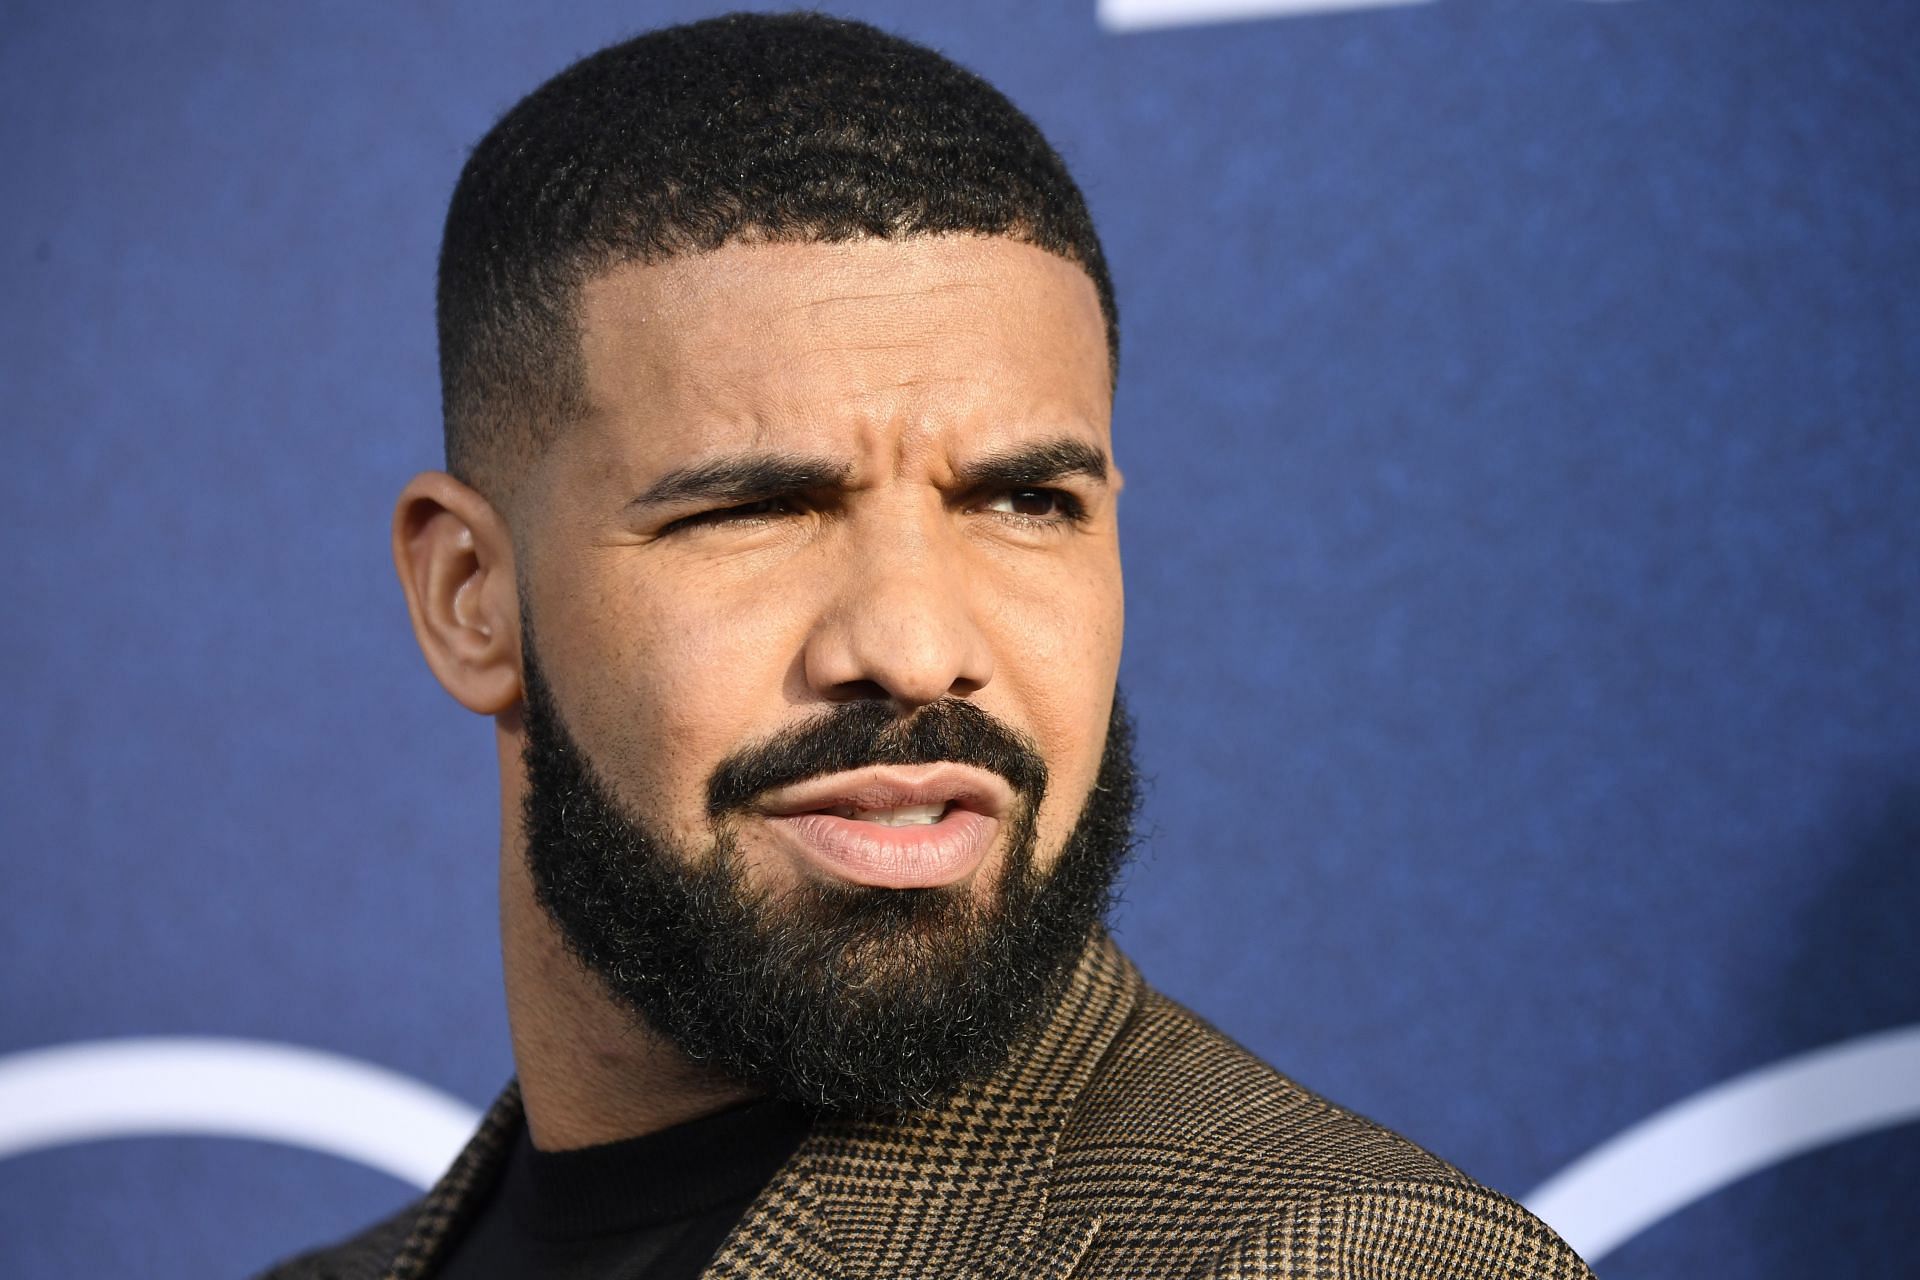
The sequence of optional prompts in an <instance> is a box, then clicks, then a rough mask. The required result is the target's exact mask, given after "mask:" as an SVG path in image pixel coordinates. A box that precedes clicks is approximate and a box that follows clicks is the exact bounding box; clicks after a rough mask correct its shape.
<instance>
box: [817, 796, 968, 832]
mask: <svg viewBox="0 0 1920 1280" xmlns="http://www.w3.org/2000/svg"><path fill="white" fill-rule="evenodd" d="M827 812H828V813H831V814H833V815H834V816H835V817H836V818H852V819H853V820H854V821H856V822H874V823H878V824H879V825H881V826H883V827H924V826H929V825H931V824H933V823H935V822H938V821H940V819H941V818H944V817H945V816H946V814H947V806H946V802H945V801H942V802H940V803H938V804H903V805H901V806H900V807H898V808H896V809H856V808H854V807H853V806H852V805H850V804H844V805H841V806H839V807H838V808H834V809H829V810H827Z"/></svg>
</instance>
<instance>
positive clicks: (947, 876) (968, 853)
mask: <svg viewBox="0 0 1920 1280" xmlns="http://www.w3.org/2000/svg"><path fill="white" fill-rule="evenodd" d="M767 821H768V823H769V825H771V826H772V827H773V829H774V830H775V831H779V832H781V833H783V834H784V835H786V837H787V838H788V840H789V841H790V842H791V843H793V844H794V845H797V846H798V847H799V849H800V852H801V854H802V856H803V857H805V858H806V860H807V862H808V863H809V864H810V865H811V866H812V868H813V869H814V870H815V871H817V872H820V873H823V874H824V875H825V876H827V877H828V878H830V879H834V880H839V881H843V882H847V883H851V884H857V885H865V886H867V887H869V888H874V889H938V888H942V887H944V886H946V885H950V884H958V883H959V882H960V881H962V880H964V879H966V878H967V877H968V876H970V875H972V874H973V872H974V870H975V869H976V868H978V867H979V865H980V863H981V862H982V861H983V860H984V859H985V858H986V856H987V849H988V847H989V846H990V845H991V844H992V843H993V835H994V831H995V830H996V829H997V828H998V827H999V825H1000V824H999V823H998V822H996V821H995V820H994V819H992V818H989V817H988V816H987V815H985V814H983V813H975V812H973V811H972V810H971V809H954V810H951V811H950V812H948V813H947V815H946V816H945V817H943V818H941V819H940V821H938V822H927V823H919V824H916V825H913V826H906V827H883V826H881V825H880V824H879V823H877V822H858V821H855V820H854V819H852V818H837V817H835V816H833V815H832V814H830V813H797V814H794V815H792V816H790V817H779V818H769V819H767Z"/></svg>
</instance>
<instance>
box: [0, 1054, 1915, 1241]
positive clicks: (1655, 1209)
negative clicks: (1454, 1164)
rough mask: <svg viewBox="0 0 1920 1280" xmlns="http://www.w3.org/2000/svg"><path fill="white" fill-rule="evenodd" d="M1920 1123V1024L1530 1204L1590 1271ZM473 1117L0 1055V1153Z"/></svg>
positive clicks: (1765, 1072)
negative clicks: (1853, 1146) (1783, 1176)
mask: <svg viewBox="0 0 1920 1280" xmlns="http://www.w3.org/2000/svg"><path fill="white" fill-rule="evenodd" d="M1913 1121H1920V1025H1915V1026H1911V1027H1903V1028H1899V1029H1897V1030H1893V1031H1886V1032H1881V1033H1880V1034H1877V1035H1871V1036H1862V1037H1860V1038H1859V1039H1857V1040H1848V1041H1844V1042H1843V1043H1840V1044H1837V1045H1833V1046H1831V1047H1829V1048H1825V1049H1818V1050H1815V1051H1814V1052H1812V1053H1805V1054H1801V1055H1799V1056H1797V1057H1793V1058H1788V1059H1786V1060H1785V1061H1782V1062H1778V1063H1775V1064H1774V1065H1772V1066H1769V1067H1764V1068H1762V1069H1760V1070H1758V1071H1754V1072H1750V1073H1748V1074H1746V1075H1743V1076H1739V1077H1736V1078H1735V1079H1732V1080H1729V1081H1727V1082H1726V1083H1724V1084H1720V1085H1716V1086H1714V1087H1713V1088H1711V1089H1707V1090H1704V1091H1702V1092H1700V1093H1697V1094H1695V1095H1694V1096H1693V1097H1691V1098H1688V1099H1686V1100H1685V1101H1683V1102H1680V1103H1677V1104H1675V1105H1674V1106H1671V1107H1668V1108H1667V1109H1666V1110H1664V1111H1661V1112H1659V1113H1657V1114H1655V1115H1653V1116H1651V1117H1649V1118H1648V1119H1646V1120H1644V1121H1642V1122H1641V1123H1639V1124H1637V1125H1635V1126H1633V1127H1632V1128H1631V1129H1628V1130H1627V1131H1626V1132H1625V1133H1622V1134H1621V1135H1619V1136H1618V1137H1616V1138H1613V1139H1612V1140H1610V1141H1608V1142H1605V1143H1602V1144H1601V1145H1600V1146H1598V1147H1596V1148H1595V1149H1594V1150H1593V1151H1592V1152H1590V1153H1589V1154H1587V1155H1586V1156H1583V1157H1582V1158H1580V1159H1579V1160H1576V1161H1574V1162H1573V1164H1571V1165H1569V1166H1568V1167H1567V1168H1566V1169H1565V1170H1563V1171H1562V1172H1561V1173H1559V1174H1558V1175H1557V1176H1555V1177H1553V1178H1551V1179H1549V1180H1548V1181H1547V1182H1546V1183H1544V1184H1542V1185H1541V1186H1540V1187H1539V1189H1537V1190H1536V1191H1535V1192H1534V1193H1533V1194H1532V1195H1530V1196H1528V1197H1527V1198H1526V1202H1527V1207H1528V1208H1530V1209H1532V1210H1533V1211H1534V1212H1535V1213H1537V1214H1539V1215H1540V1217H1542V1218H1543V1219H1545V1220H1546V1221H1547V1222H1549V1223H1551V1224H1552V1225H1553V1227H1554V1229H1555V1230H1556V1231H1558V1232H1560V1234H1561V1235H1563V1236H1565V1237H1566V1239H1567V1242H1568V1243H1569V1244H1571V1245H1572V1246H1573V1247H1574V1248H1575V1249H1577V1250H1578V1251H1579V1252H1580V1253H1581V1255H1582V1256H1584V1257H1585V1258H1586V1259H1587V1261H1589V1262H1597V1261H1599V1259H1601V1258H1602V1257H1604V1256H1605V1255H1606V1254H1608V1253H1610V1252H1612V1251H1613V1250H1614V1249H1616V1248H1618V1247H1619V1246H1620V1245H1622V1244H1624V1243H1626V1241H1628V1240H1629V1239H1631V1238H1632V1237H1634V1236H1636V1235H1638V1234H1639V1233H1640V1232H1642V1231H1644V1230H1646V1229H1647V1228H1648V1227H1650V1226H1652V1225H1654V1224H1655V1223H1656V1222H1659V1221H1661V1220H1662V1219H1664V1218H1667V1217H1670V1216H1671V1215H1673V1214H1675V1213H1678V1212H1679V1211H1680V1210H1682V1209H1684V1208H1686V1207H1687V1206H1688V1205H1690V1204H1692V1203H1694V1202H1695V1201H1697V1200H1700V1199H1702V1198H1704V1197H1706V1196H1708V1195H1711V1194H1712V1193H1713V1192H1715V1191H1718V1190H1719V1189H1720V1188H1722V1187H1724V1186H1727V1185H1728V1184H1730V1183H1733V1182H1736V1181H1738V1180H1739V1179H1741V1178H1744V1177H1746V1176H1747V1175H1749V1174H1753V1173H1759V1172H1760V1171H1761V1170H1763V1169H1768V1168H1771V1167H1772V1166H1774V1165H1777V1164H1779V1163H1781V1162H1782V1161H1785V1160H1790V1159H1792V1158H1793V1157H1794V1156H1798V1155H1803V1154H1805V1153H1807V1152H1809V1151H1813V1150H1816V1149H1818V1148H1820V1147H1824V1146H1828V1145H1831V1144H1833V1143H1836V1142H1841V1141H1844V1140H1846V1139H1848V1138H1855V1137H1860V1136H1863V1135H1865V1134H1868V1133H1873V1132H1875V1131H1878V1130H1881V1129H1889V1128H1892V1127H1893V1126H1895V1125H1900V1124H1907V1123H1911V1122H1913ZM478 1122H479V1115H478V1114H477V1113H476V1112H475V1111H474V1110H473V1109H472V1108H471V1107H468V1106H467V1105H466V1104H464V1103H462V1102H460V1101H458V1100H457V1099H455V1098H452V1097H450V1096H449V1095H447V1094H445V1093H442V1092H440V1091H439V1090H437V1089H433V1088H430V1087H429V1086H427V1085H424V1084H422V1083H420V1082H419V1081H417V1080H413V1079H410V1078H408V1077H407V1076H403V1075H400V1074H399V1073H397V1072H393V1071H388V1070H386V1069H385V1068H383V1067H376V1066H372V1065H370V1064H368V1063H365V1062H359V1061H356V1060H354V1059H352V1058H346V1057H342V1056H340V1055H338V1054H333V1053H323V1052H320V1051H318V1050H315V1049H302V1048H298V1047H296V1046H292V1045H278V1044H266V1043H262V1042H259V1041H251V1040H208V1039H188V1038H177V1039H126V1040H98V1041H91V1042H86V1043H80V1044H69V1045H56V1046H53V1047H50V1048H45V1049H34V1050H29V1051H27V1052H24V1053H16V1054H13V1055H11V1056H9V1057H0V1159H5V1158H6V1157H8V1156H15V1155H24V1154H26V1153H27V1152H30V1151H37V1150H41V1149H44V1148H48V1147H59V1146H66V1145H68V1144H71V1143H76V1142H91V1141H97V1140H101V1139H108V1138H128V1137H149V1136H157V1135H167V1134H172V1135H215V1136H221V1137H232V1138H254V1139H259V1140H261V1141H265V1142H278V1143H283V1144H285V1145H287V1146H293V1147H303V1148H306V1149H307V1150H311V1151H320V1152H324V1153H326V1154H328V1155H335V1156H339V1157H341V1158H342V1159H346V1160H352V1161H355V1162H357V1163H359V1164H364V1165H368V1166H370V1167H372V1168H375V1169H378V1170H380V1171H382V1172H383V1173H389V1174H392V1175H393V1176H394V1177H396V1178H399V1179H401V1180H402V1181H405V1182H409V1183H412V1184H413V1185H414V1186H416V1187H422V1188H424V1187H428V1186H431V1185H432V1184H433V1181H434V1179H436V1178H437V1177H439V1175H440V1173H441V1172H442V1171H443V1170H444V1169H445V1168H446V1167H447V1165H448V1164H449V1163H450V1162H451V1161H452V1159H453V1157H454V1156H455V1155H456V1154H457V1153H458V1152H459V1150H460V1147H461V1144H462V1143H464V1142H465V1141H466V1138H467V1135H468V1134H469V1133H471V1132H472V1130H473V1127H474V1125H475V1124H477V1123H478Z"/></svg>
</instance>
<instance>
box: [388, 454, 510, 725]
mask: <svg viewBox="0 0 1920 1280" xmlns="http://www.w3.org/2000/svg"><path fill="white" fill-rule="evenodd" d="M393 564H394V568H396V569H397V570H399V572H400V587H401V589H402V590H403V591H405V592H406V594H407V612H408V613H409V614H410V615H412V618H413V635H414V638H415V639H416V640H418V641H419V642H420V651H421V652H422V653H424V654H425V655H426V658H427V665H428V666H429V667H431V668H433V674H434V675H435V676H436V677H438V678H439V680H440V683H441V685H442V686H443V687H444V688H445V689H446V691H447V692H448V693H450V694H452V695H453V696H454V699H455V701H457V702H459V703H460V705H461V706H464V707H465V708H467V710H469V711H474V712H478V713H479V714H481V715H485V716H494V715H499V714H500V713H502V712H504V711H507V710H509V709H511V708H512V707H514V706H516V705H517V704H518V703H519V701H520V695H521V686H520V599H519V585H518V583H517V582H516V581H515V579H514V573H513V538H512V535H511V534H510V533H509V532H508V530H507V523H506V521H505V520H503V519H501V518H500V514H499V513H498V512H496V511H495V510H494V509H493V506H492V504H491V503H489V502H488V501H487V500H486V499H485V498H483V497H481V496H480V495H479V494H478V493H477V492H475V491H474V490H472V489H469V488H468V487H467V486H466V485H464V484H461V483H460V482H459V481H458V480H456V479H454V478H453V477H452V476H450V475H448V474H446V473H445V472H444V471H427V472H422V473H421V474H420V475H417V476H415V477H414V478H413V479H412V480H411V481H409V482H408V484H407V487H406V488H405V489H404V490H402V491H401V493H400V501H399V503H398V504H397V505H396V506H395V507H394V512H393Z"/></svg>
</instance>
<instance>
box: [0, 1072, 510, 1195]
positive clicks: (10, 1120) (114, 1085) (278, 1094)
mask: <svg viewBox="0 0 1920 1280" xmlns="http://www.w3.org/2000/svg"><path fill="white" fill-rule="evenodd" d="M479 1119H480V1117H479V1116H478V1115H477V1114H476V1113H475V1112H474V1110H473V1108H471V1107H469V1106H467V1105H466V1104H465V1103H463V1102H461V1101H459V1100H458V1099H456V1098H453V1097H451V1096H449V1095H448V1094H445V1093H442V1092H440V1091H439V1090H438V1089H434V1088H430V1087H429V1086H427V1085H424V1084H422V1083H420V1082H419V1081H418V1080H414V1079H411V1078H410V1077H407V1076H403V1075H401V1074H400V1073H399V1072H397V1071H388V1070H387V1069H386V1068H384V1067H376V1066H373V1065H372V1064H370V1063H366V1062H359V1061H356V1060H355V1059H353V1058H346V1057H342V1056H340V1055H339V1054H336V1053H322V1052H320V1051H319V1050H317V1049H302V1048H299V1047H298V1046H295V1045H284V1044H267V1043H265V1042H262V1041H257V1040H212V1039H195V1038H187V1037H169V1038H155V1039H125V1040H93V1041H83V1042H81V1043H78V1044H64V1045H54V1046H51V1047H49V1048H45V1049H32V1050H28V1051H27V1052H25V1053H15V1054H11V1055H9V1056H7V1057H0V1159H5V1158H6V1157H8V1156H16V1155H23V1154H25V1153H26V1152H29V1151H37V1150H40V1149H42V1148H45V1147H62V1146H67V1145H69V1144H71V1143H76V1142H93V1141H97V1140H99V1139H103V1138H133V1137H152V1136H159V1135H167V1134H171V1135H213V1136H217V1137H225V1138H257V1139H259V1140H260V1141H262V1142H278V1143H282V1144H284V1145H286V1146H290V1147H304V1148H306V1149H307V1150H310V1151H321V1152H325V1153H326V1154H328V1155H334V1156H339V1157H341V1158H342V1159H344V1160H352V1161H355V1162H356V1163H359V1164H364V1165H367V1166H369V1167H371V1168H374V1169H378V1170H380V1171H381V1172H382V1173H390V1174H392V1175H393V1176H394V1177H396V1178H399V1179H400V1180H401V1181H403V1182H410V1183H412V1184H413V1185H414V1186H416V1187H429V1186H432V1185H433V1183H434V1180H435V1179H437V1178H438V1177H439V1176H440V1175H441V1173H443V1172H444V1171H445V1170H446V1167H447V1165H448V1164H449V1163H451V1162H452V1160H453V1157H454V1156H455V1155H456V1154H458V1153H459V1150H460V1147H461V1145H462V1144H463V1143H465V1142H466V1140H467V1137H468V1135H469V1134H471V1133H472V1132H473V1128H474V1125H476V1124H477V1123H479Z"/></svg>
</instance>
